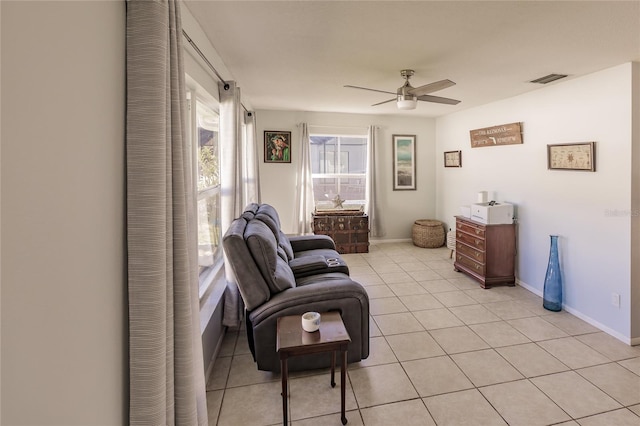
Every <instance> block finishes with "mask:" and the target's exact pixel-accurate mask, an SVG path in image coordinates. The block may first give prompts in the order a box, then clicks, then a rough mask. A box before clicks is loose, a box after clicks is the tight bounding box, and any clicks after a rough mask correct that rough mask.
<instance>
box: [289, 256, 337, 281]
mask: <svg viewBox="0 0 640 426" xmlns="http://www.w3.org/2000/svg"><path fill="white" fill-rule="evenodd" d="M289 266H290V267H291V270H292V271H293V275H294V276H295V277H296V278H298V277H304V276H307V275H309V273H312V272H314V271H324V270H326V269H327V268H328V267H329V264H328V263H327V259H325V257H324V256H322V255H319V254H318V255H311V256H304V257H298V258H296V259H292V260H290V261H289Z"/></svg>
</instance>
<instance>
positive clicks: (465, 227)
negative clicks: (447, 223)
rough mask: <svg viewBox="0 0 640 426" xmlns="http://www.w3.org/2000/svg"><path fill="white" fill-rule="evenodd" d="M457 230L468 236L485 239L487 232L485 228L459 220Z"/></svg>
mask: <svg viewBox="0 0 640 426" xmlns="http://www.w3.org/2000/svg"><path fill="white" fill-rule="evenodd" d="M456 228H457V229H458V230H459V231H462V232H466V233H468V234H471V235H474V236H476V237H479V238H482V239H484V231H485V228H484V227H481V226H477V225H474V224H471V223H469V222H462V221H460V220H458V221H457V222H456Z"/></svg>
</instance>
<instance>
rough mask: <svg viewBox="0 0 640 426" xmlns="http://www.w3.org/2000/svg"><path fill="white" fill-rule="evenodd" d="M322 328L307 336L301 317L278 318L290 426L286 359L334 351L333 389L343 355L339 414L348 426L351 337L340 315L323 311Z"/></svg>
mask: <svg viewBox="0 0 640 426" xmlns="http://www.w3.org/2000/svg"><path fill="white" fill-rule="evenodd" d="M320 316H321V319H320V329H319V330H318V331H315V332H313V333H308V332H306V331H304V330H303V329H302V323H301V315H290V316H285V317H280V318H278V326H277V334H276V350H277V351H278V353H279V354H280V374H281V375H282V416H283V420H284V425H285V426H286V424H287V417H288V410H287V381H288V379H289V377H288V376H289V370H288V365H287V360H288V359H289V358H291V357H294V356H300V355H308V354H315V353H322V352H331V387H332V388H333V387H335V386H336V382H335V366H336V352H340V359H341V362H342V365H341V367H340V386H341V388H340V403H341V406H340V414H341V415H342V418H341V420H342V424H343V425H346V424H347V417H346V416H345V391H346V375H347V347H348V345H349V342H351V338H350V337H349V333H348V332H347V329H346V328H345V327H344V323H343V322H342V317H340V313H339V312H321V313H320Z"/></svg>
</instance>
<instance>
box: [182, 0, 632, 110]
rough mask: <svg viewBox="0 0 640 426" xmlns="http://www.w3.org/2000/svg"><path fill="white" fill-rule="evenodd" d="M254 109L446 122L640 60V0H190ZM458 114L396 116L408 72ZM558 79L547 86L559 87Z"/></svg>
mask: <svg viewBox="0 0 640 426" xmlns="http://www.w3.org/2000/svg"><path fill="white" fill-rule="evenodd" d="M185 5H186V6H187V8H188V9H189V11H190V12H191V14H192V15H193V16H194V17H195V18H196V19H197V21H198V23H199V24H200V26H201V27H202V28H203V30H204V31H205V33H206V35H207V37H208V38H209V40H210V41H211V44H212V45H213V46H214V48H215V49H216V51H217V52H218V54H219V55H220V56H221V58H222V60H223V61H224V63H225V65H226V67H227V68H228V70H229V72H230V73H231V74H232V77H233V79H235V80H236V81H237V82H238V84H239V86H240V87H241V88H242V94H243V98H244V100H245V105H250V107H251V108H253V109H279V110H296V111H297V110H300V111H325V112H348V113H363V114H403V115H415V116H425V117H437V116H441V115H445V114H448V113H451V112H454V111H460V110H462V109H465V108H470V107H473V106H477V105H482V104H485V103H488V102H492V101H495V100H499V99H504V98H508V97H511V96H515V95H518V94H521V93H524V92H527V91H531V90H536V89H538V88H540V87H543V86H541V85H539V84H533V83H529V81H530V80H533V79H535V78H538V77H542V76H545V75H547V74H550V73H560V74H569V77H568V78H566V79H564V80H560V82H561V81H566V80H568V79H570V78H575V77H579V76H582V75H585V74H589V73H592V72H595V71H599V70H602V69H605V68H608V67H611V66H615V65H618V64H621V63H625V62H630V61H640V1H637V0H636V1H627V2H613V1H494V2H485V1H466V2H459V1H202V0H200V1H191V0H187V1H185ZM405 68H410V69H413V70H415V75H414V77H413V78H412V79H411V83H412V85H413V86H414V87H417V86H421V85H423V84H427V83H431V82H434V81H437V80H441V79H445V78H448V79H450V80H453V81H455V82H456V83H457V84H456V85H455V86H453V87H450V88H447V89H444V90H441V91H439V92H435V93H433V95H436V96H443V97H449V98H454V99H459V100H461V101H462V102H461V103H460V104H458V105H457V106H452V105H440V104H433V103H427V102H419V103H418V107H417V108H416V109H415V110H413V111H398V110H397V108H396V106H395V102H390V103H388V104H384V105H380V106H376V107H372V106H371V104H373V103H377V102H381V101H384V100H387V99H390V98H392V97H393V96H392V95H386V94H384V93H376V92H368V91H363V90H356V89H349V88H345V87H343V86H344V85H346V84H350V85H355V86H363V87H369V88H374V89H379V90H385V91H390V92H395V90H396V89H397V88H398V87H400V86H401V85H402V83H403V79H402V77H401V76H400V70H401V69H405ZM560 82H556V83H550V84H559V83H560Z"/></svg>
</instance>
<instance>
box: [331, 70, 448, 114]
mask: <svg viewBox="0 0 640 426" xmlns="http://www.w3.org/2000/svg"><path fill="white" fill-rule="evenodd" d="M413 74H414V71H413V70H402V71H400V75H401V76H402V77H403V78H404V79H405V82H404V84H403V85H402V87H400V88H398V90H397V92H396V93H393V92H387V91H385V90H378V89H368V88H366V87H359V86H351V85H346V86H344V87H350V88H352V89H362V90H371V91H373V92H380V93H389V94H390V95H396V97H395V98H393V99H389V100H386V101H382V102H378V103H377V104H373V105H371V106H376V105H382V104H386V103H387V102H393V101H397V103H398V109H415V108H416V104H417V103H418V101H425V102H435V103H438V104H447V105H457V104H459V103H460V101H458V100H456V99H449V98H441V97H440V96H432V95H429V94H428V93H432V92H437V91H438V90H442V89H446V88H447V87H451V86H453V85H455V84H456V83H454V82H453V81H451V80H440V81H436V82H434V83H429V84H425V85H424V86H420V87H413V86H411V84H409V79H410V78H411V76H412V75H413Z"/></svg>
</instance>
